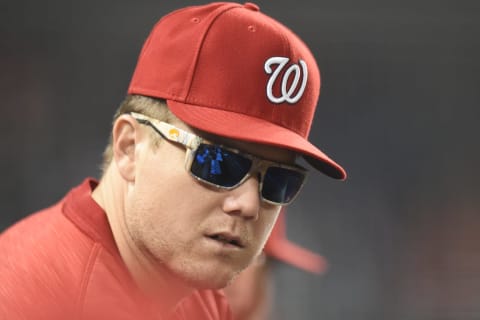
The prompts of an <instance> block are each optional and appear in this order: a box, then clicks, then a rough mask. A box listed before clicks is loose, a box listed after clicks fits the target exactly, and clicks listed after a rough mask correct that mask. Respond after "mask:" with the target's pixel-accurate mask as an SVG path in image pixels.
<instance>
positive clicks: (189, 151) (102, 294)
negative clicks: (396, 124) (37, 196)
mask: <svg viewBox="0 0 480 320" xmlns="http://www.w3.org/2000/svg"><path fill="white" fill-rule="evenodd" d="M319 88H320V76H319V71H318V67H317V65H316V62H315V59H314V57H313V55H312V54H311V52H310V50H309V49H308V47H307V46H306V45H305V44H304V43H303V42H302V40H300V39H299V38H298V37H297V36H296V35H295V34H294V33H293V32H292V31H291V30H289V29H288V28H287V27H285V26H284V25H282V24H281V23H279V22H278V21H276V20H274V19H272V18H270V17H268V16H267V15H265V14H263V13H262V12H261V11H260V9H259V8H258V6H256V5H254V4H252V3H246V4H244V5H241V4H237V3H229V2H221V3H211V4H207V5H202V6H194V7H187V8H182V9H179V10H177V11H174V12H172V13H170V14H168V15H166V16H164V17H163V18H161V19H160V20H159V21H158V22H157V24H156V25H155V26H154V27H153V29H152V31H151V33H150V35H149V36H148V38H147V39H146V41H145V43H144V46H143V48H142V50H141V52H140V55H139V58H138V62H137V65H136V67H135V70H134V73H133V76H132V79H131V82H130V85H129V87H128V92H127V97H126V98H125V100H124V101H123V102H122V103H121V105H120V107H119V109H118V110H117V112H116V114H115V116H114V120H113V126H112V130H111V137H110V142H109V144H108V146H107V148H106V150H105V156H104V158H105V159H104V166H103V167H104V170H103V173H102V176H101V178H100V180H99V181H97V180H95V179H92V178H87V179H85V180H84V181H83V182H82V183H81V184H80V185H78V186H77V187H75V188H73V189H72V190H70V191H69V192H68V193H67V194H66V195H65V197H64V198H63V199H62V200H61V201H59V202H58V203H56V204H54V205H52V206H51V207H49V208H47V209H44V210H41V211H39V212H37V213H35V214H32V215H30V216H29V217H27V218H26V219H24V220H21V221H19V222H18V223H17V224H15V225H14V226H12V227H11V228H9V229H7V230H6V231H5V232H4V233H3V234H2V235H1V236H0V252H1V260H0V277H1V279H0V284H1V285H0V319H9V320H12V319H15V320H16V319H49V320H51V319H188V320H192V319H194V320H196V319H205V320H206V319H209V320H211V319H231V317H232V315H231V311H230V309H229V307H228V303H227V301H226V299H225V296H224V295H223V293H222V292H221V291H219V289H221V288H224V287H225V286H227V284H228V283H230V282H231V281H232V279H233V278H234V277H235V276H236V275H238V274H239V273H240V272H241V271H242V270H244V269H245V268H247V267H248V266H249V265H250V264H251V263H252V262H253V261H254V259H255V257H257V256H258V255H259V254H260V252H261V250H262V248H263V247H264V245H265V242H266V240H267V238H268V236H269V234H270V232H271V230H272V228H273V226H274V223H275V222H276V220H277V217H278V215H279V212H280V209H281V208H282V207H284V206H287V205H288V204H290V203H291V202H292V201H293V200H294V199H295V197H296V196H297V195H298V193H299V192H300V189H301V187H302V185H303V182H304V180H305V176H306V175H307V169H305V168H303V167H301V166H300V165H298V164H297V162H296V160H297V158H298V157H303V158H305V159H306V161H307V162H308V163H309V164H310V165H311V166H312V168H314V169H316V170H319V171H320V172H322V173H324V174H326V175H328V176H330V177H333V178H335V179H345V177H346V173H345V171H344V169H343V168H342V167H341V166H340V165H338V164H337V163H336V162H334V161H333V160H332V159H330V158H329V157H328V156H327V155H326V154H325V153H323V152H322V151H321V150H320V149H318V148H317V147H316V146H314V145H313V144H312V143H311V142H309V141H308V138H307V137H308V133H309V131H310V127H311V124H312V119H313V115H314V111H315V108H316V105H317V99H318V96H319ZM92 116H94V115H92Z"/></svg>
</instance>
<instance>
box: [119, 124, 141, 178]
mask: <svg viewBox="0 0 480 320" xmlns="http://www.w3.org/2000/svg"><path fill="white" fill-rule="evenodd" d="M112 138H113V142H112V143H113V145H112V147H113V150H112V151H113V161H115V164H116V167H117V169H118V171H119V173H120V175H121V176H122V177H123V178H124V179H125V180H126V181H130V182H131V181H135V162H136V157H135V149H136V145H137V143H138V139H139V130H138V123H137V121H136V120H135V119H133V118H132V117H130V116H128V115H121V116H120V117H118V119H117V120H116V121H115V123H114V125H113V129H112Z"/></svg>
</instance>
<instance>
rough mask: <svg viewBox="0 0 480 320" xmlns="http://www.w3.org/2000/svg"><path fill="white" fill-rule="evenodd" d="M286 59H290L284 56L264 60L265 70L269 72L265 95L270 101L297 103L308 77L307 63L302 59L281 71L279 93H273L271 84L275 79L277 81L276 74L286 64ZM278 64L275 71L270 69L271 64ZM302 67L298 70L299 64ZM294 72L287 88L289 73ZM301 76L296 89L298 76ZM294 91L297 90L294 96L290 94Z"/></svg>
mask: <svg viewBox="0 0 480 320" xmlns="http://www.w3.org/2000/svg"><path fill="white" fill-rule="evenodd" d="M288 61H290V59H289V58H285V57H272V58H270V59H268V60H267V61H266V62H265V66H264V68H265V72H266V73H267V74H271V76H270V79H269V80H268V83H267V97H268V100H270V101H271V102H272V103H276V104H279V103H283V102H288V103H290V104H294V103H297V102H298V100H300V98H301V97H302V95H303V92H304V91H305V87H306V85H307V78H308V70H307V64H306V63H305V61H303V60H301V59H300V60H299V61H298V64H295V63H294V64H292V65H290V66H289V67H288V68H287V69H286V71H285V72H284V73H283V76H282V83H281V87H280V88H281V89H280V90H281V95H280V96H278V97H276V96H275V95H274V94H273V85H274V84H275V81H277V78H278V76H279V75H280V73H281V72H282V70H283V69H284V68H285V66H286V65H287V63H288ZM275 64H278V67H277V68H276V69H275V71H273V70H272V65H275ZM299 65H300V66H301V67H302V71H300V66H299ZM292 72H293V73H294V78H293V81H292V83H291V84H290V87H289V88H288V89H287V83H288V78H289V77H290V74H291V73H292ZM301 75H302V76H303V79H302V83H301V84H300V89H298V91H297V87H298V84H299V80H300V76H301ZM295 91H297V94H296V95H295V96H292V95H293V94H294V93H295Z"/></svg>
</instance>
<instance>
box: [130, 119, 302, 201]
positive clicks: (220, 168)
mask: <svg viewBox="0 0 480 320" xmlns="http://www.w3.org/2000/svg"><path fill="white" fill-rule="evenodd" d="M130 115H131V116H132V117H133V118H134V119H135V120H137V121H138V122H139V123H141V124H144V125H148V126H150V127H152V128H153V129H154V130H155V131H156V132H157V133H158V134H160V135H161V136H162V137H163V138H164V139H166V140H169V141H172V142H176V143H179V144H181V145H183V146H185V147H186V148H187V153H186V157H185V169H186V170H187V171H188V172H189V173H190V174H191V175H192V176H193V177H194V178H195V179H197V180H199V181H201V182H203V183H205V184H207V185H210V186H213V187H216V188H220V189H226V190H232V189H234V188H236V187H238V186H240V185H241V184H242V183H243V182H245V181H246V180H247V179H248V178H249V177H250V176H251V175H252V173H258V174H259V193H260V197H261V199H262V200H263V201H265V202H267V203H270V204H273V205H282V206H283V205H287V204H290V203H291V202H292V201H293V200H294V199H295V197H296V196H297V195H298V193H299V191H300V189H301V188H302V186H303V184H304V182H305V178H306V174H307V170H306V169H304V168H302V167H300V166H292V165H287V164H282V163H278V162H274V161H270V160H265V159H261V158H258V157H255V156H253V155H251V154H248V153H243V152H240V151H239V150H235V149H231V148H227V147H225V146H222V145H219V144H214V143H211V142H208V141H206V140H204V139H203V138H201V137H199V136H197V135H195V134H193V133H190V132H187V131H185V130H182V129H180V128H177V127H175V126H173V125H171V124H169V123H166V122H163V121H160V120H157V119H153V118H150V117H148V116H145V115H143V114H140V113H135V112H130Z"/></svg>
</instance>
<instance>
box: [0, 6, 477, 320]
mask: <svg viewBox="0 0 480 320" xmlns="http://www.w3.org/2000/svg"><path fill="white" fill-rule="evenodd" d="M200 3H205V1H168V2H167V1H159V0H157V1H151V0H138V1H126V0H117V1H111V0H95V1H93V0H84V1H66V0H62V1H60V0H50V1H48V0H46V1H34V0H24V1H22V0H19V1H5V0H3V1H1V2H0V97H1V110H2V112H1V120H0V122H1V123H2V124H1V135H0V142H1V144H0V146H1V161H0V165H1V167H0V169H1V172H2V173H3V174H2V176H3V178H2V183H1V184H0V188H1V189H0V194H1V199H2V200H1V204H0V206H1V207H0V212H1V216H0V230H2V229H4V228H6V227H7V226H9V225H11V224H12V223H14V222H15V221H17V220H18V219H20V218H22V217H23V216H25V215H27V214H29V213H31V212H33V211H36V210H38V209H40V208H43V207H46V206H49V205H51V204H52V203H54V202H56V201H57V200H59V199H60V198H61V197H62V196H63V195H64V193H65V192H66V191H68V190H69V189H70V188H71V187H73V186H75V185H77V184H79V183H80V182H81V181H82V180H83V178H84V177H85V176H94V177H98V175H99V170H98V168H99V164H100V162H101V153H102V151H103V148H104V146H105V144H106V142H107V137H108V134H109V130H110V122H111V118H112V115H113V113H114V111H115V110H116V108H117V106H118V104H119V103H120V102H121V100H122V99H123V97H124V96H125V92H126V88H127V86H128V83H129V79H130V76H131V74H132V71H133V68H134V66H135V63H136V59H137V55H138V53H139V50H140V48H141V45H142V43H143V41H144V39H145V38H146V36H147V34H148V32H149V31H150V28H151V27H152V26H153V24H154V23H155V22H156V20H157V19H158V18H159V17H160V16H162V15H164V14H165V13H167V12H169V11H171V10H173V9H175V8H178V7H181V6H185V5H189V4H200ZM257 4H259V5H260V7H261V9H262V11H263V12H265V13H267V14H269V15H271V16H273V17H275V18H277V19H278V20H280V21H281V22H283V23H285V24H286V25H288V26H289V27H290V28H291V29H293V30H294V31H295V32H296V33H297V34H299V35H300V36H301V37H302V38H303V39H304V40H305V41H306V42H307V43H308V44H309V46H310V47H311V49H312V51H313V53H314V55H315V56H316V57H317V59H318V63H319V66H320V69H321V74H322V92H321V97H320V101H319V109H318V111H317V113H316V123H315V125H314V128H313V130H312V133H311V140H312V141H314V142H315V143H316V144H317V145H319V146H321V147H322V148H323V149H324V150H325V151H326V152H327V153H328V154H329V155H331V156H332V157H333V158H334V159H336V160H338V161H339V163H341V164H342V165H343V166H344V167H345V168H346V169H347V171H348V173H349V179H348V180H347V181H346V182H338V181H334V180H330V179H328V178H326V177H324V176H322V175H319V174H314V175H311V177H310V178H309V180H308V183H307V185H306V187H305V189H304V193H303V194H302V195H301V196H300V198H299V200H298V201H297V202H296V203H295V204H294V205H292V207H291V208H290V209H289V212H288V224H289V230H288V235H289V237H290V239H292V240H294V241H296V242H297V243H299V244H302V245H304V246H306V247H308V248H310V249H312V250H314V251H316V252H319V253H321V254H322V255H324V256H325V257H326V258H327V260H328V262H329V266H330V268H329V270H328V272H327V273H326V274H325V275H323V276H320V277H318V276H313V275H311V274H307V273H305V272H302V271H299V270H297V269H294V268H293V267H290V266H287V265H284V264H281V263H279V264H277V265H276V269H275V281H276V288H277V292H276V295H277V305H276V308H275V309H276V311H275V314H276V318H275V319H289V320H290V319H332V320H344V319H356V320H362V319H365V320H371V319H390V320H394V319H398V320H409V319H432V320H437V319H441V320H443V319H445V320H446V319H455V320H457V319H459V320H461V319H479V318H480V212H479V211H480V210H479V208H480V199H479V187H478V185H477V184H478V181H479V178H480V172H479V170H478V168H477V165H478V164H479V163H480V151H479V144H478V142H477V139H478V132H477V131H478V122H479V121H480V111H479V103H480V90H479V85H480V61H479V57H480V3H479V2H478V1H476V0H472V1H468V0H459V1H442V0H424V1H421V0H419V1H410V0H408V1H395V2H392V1H380V0H366V1H354V0H335V1H332V0H325V1H313V0H310V1H306V0H303V1H302V0H297V1H257ZM0 259H1V253H0ZM0 285H1V284H0Z"/></svg>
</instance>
